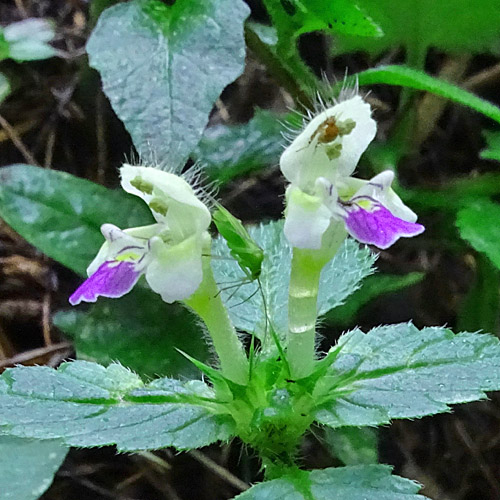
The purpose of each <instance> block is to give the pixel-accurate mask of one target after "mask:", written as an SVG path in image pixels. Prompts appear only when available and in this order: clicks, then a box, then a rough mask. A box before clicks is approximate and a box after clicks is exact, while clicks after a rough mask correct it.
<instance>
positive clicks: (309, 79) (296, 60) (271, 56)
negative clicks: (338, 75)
mask: <svg viewBox="0 0 500 500" xmlns="http://www.w3.org/2000/svg"><path fill="white" fill-rule="evenodd" d="M245 41H246V44H247V46H248V47H249V49H250V50H251V51H252V52H253V54H254V55H255V57H256V58H257V59H258V60H259V61H260V62H262V64H264V65H265V66H266V68H267V70H268V71H269V72H270V73H271V74H272V75H273V76H274V77H275V78H276V79H277V80H278V82H279V83H280V84H281V85H282V86H283V87H284V88H285V89H286V90H287V91H288V92H289V93H290V94H291V96H292V97H293V98H294V100H295V101H296V102H299V103H300V104H302V105H303V106H305V107H306V108H308V109H314V102H313V99H312V98H311V96H310V95H309V94H310V89H315V88H317V87H318V86H319V85H321V82H320V81H319V80H318V79H317V78H316V77H315V75H314V73H312V72H311V71H310V70H309V68H308V67H307V66H306V64H305V63H303V62H302V60H301V59H300V57H299V55H298V54H295V52H296V50H295V52H292V53H291V54H290V55H288V56H287V57H284V56H282V55H280V54H279V51H278V49H277V48H276V46H270V45H267V44H266V43H264V42H263V41H262V40H261V39H260V37H259V35H258V34H257V33H256V32H255V30H254V29H253V28H252V25H251V24H249V23H247V24H246V25H245Z"/></svg>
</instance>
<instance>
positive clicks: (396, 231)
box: [280, 95, 424, 249]
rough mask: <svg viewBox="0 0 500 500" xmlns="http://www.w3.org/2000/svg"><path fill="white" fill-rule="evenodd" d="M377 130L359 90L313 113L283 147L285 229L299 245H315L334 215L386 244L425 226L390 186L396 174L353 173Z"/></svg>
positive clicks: (360, 234)
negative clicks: (286, 183) (361, 176)
mask: <svg viewBox="0 0 500 500" xmlns="http://www.w3.org/2000/svg"><path fill="white" fill-rule="evenodd" d="M375 134H376V123H375V121H374V120H373V118H372V117H371V109H370V106H369V104H368V103H366V102H365V101H364V100H363V99H362V98H361V97H360V96H359V95H355V96H353V97H350V98H348V99H346V100H343V101H341V102H339V103H338V104H336V105H335V106H332V107H330V108H328V109H324V110H323V111H322V112H320V113H319V114H318V115H317V116H315V117H314V118H313V119H312V120H311V121H310V122H309V123H308V124H307V125H306V127H305V128H304V130H303V131H302V132H301V133H300V134H299V135H298V136H297V137H296V138H295V139H294V140H293V142H292V143H291V144H290V145H289V146H288V147H287V148H286V149H285V151H284V152H283V154H282V156H281V159H280V168H281V170H282V172H283V174H284V175H285V177H286V178H287V180H288V181H290V185H289V186H288V188H287V192H286V199H287V208H286V212H285V215H286V218H285V235H286V236H287V239H288V241H289V242H290V244H291V245H292V246H294V247H297V248H305V249H306V248H307V249H319V248H321V244H322V237H323V234H324V233H325V231H326V230H327V229H328V227H329V226H330V223H331V221H332V219H333V220H338V221H344V223H345V227H346V229H347V231H348V232H349V234H350V235H351V236H353V237H354V238H356V239H357V240H359V241H361V242H362V243H368V244H373V245H375V246H377V247H379V248H382V249H385V248H388V247H389V246H391V245H392V244H393V243H395V242H396V241H397V240H398V239H399V238H400V237H410V236H416V235H417V234H420V233H421V232H422V231H424V227H423V226H422V225H420V224H416V223H415V221H416V220H417V216H416V214H415V213H414V212H412V211H411V210H410V209H409V208H408V207H407V206H406V205H405V204H404V203H403V202H402V201H401V199H400V198H399V197H398V196H397V194H396V193H395V192H394V191H393V190H392V189H391V187H390V186H391V183H392V181H393V179H394V174H393V172H391V171H385V172H382V173H380V174H378V175H376V176H375V177H374V178H373V179H371V180H370V181H365V180H362V179H356V178H354V177H351V174H352V173H353V172H354V170H355V168H356V166H357V164H358V161H359V158H360V157H361V155H362V154H363V152H364V151H365V149H366V148H367V147H368V145H369V144H370V142H371V141H372V140H373V138H374V137H375Z"/></svg>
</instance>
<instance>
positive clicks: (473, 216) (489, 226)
mask: <svg viewBox="0 0 500 500" xmlns="http://www.w3.org/2000/svg"><path fill="white" fill-rule="evenodd" d="M499 220H500V205H499V204H498V203H494V202H492V201H490V200H489V199H486V198H484V199H478V200H476V201H475V202H474V203H472V204H469V205H468V206H465V207H463V208H461V209H460V210H459V212H458V216H457V220H456V225H457V227H458V230H459V231H460V236H461V237H462V238H463V239H464V240H466V241H468V242H469V243H470V244H471V245H472V247H473V248H475V249H476V250H477V251H478V252H483V253H485V254H486V255H487V256H488V257H489V258H490V260H491V261H492V262H493V264H495V265H496V266H497V267H498V268H500V225H499V224H498V221H499Z"/></svg>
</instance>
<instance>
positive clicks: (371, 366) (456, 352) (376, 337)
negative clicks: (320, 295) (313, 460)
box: [316, 323, 500, 427]
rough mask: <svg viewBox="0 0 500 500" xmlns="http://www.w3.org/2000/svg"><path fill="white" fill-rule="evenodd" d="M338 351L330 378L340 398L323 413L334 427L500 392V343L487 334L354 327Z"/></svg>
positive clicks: (438, 409)
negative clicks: (368, 329)
mask: <svg viewBox="0 0 500 500" xmlns="http://www.w3.org/2000/svg"><path fill="white" fill-rule="evenodd" d="M332 349H333V350H338V352H337V355H336V358H335V360H334V361H333V363H332V365H331V366H330V369H329V371H328V376H329V380H327V379H325V381H324V383H325V384H326V385H327V387H328V388H329V393H330V396H332V397H333V401H330V402H328V403H325V404H324V405H323V408H321V409H320V410H319V411H318V412H317V415H316V416H317V420H318V422H320V423H322V424H325V425H328V426H331V427H342V426H349V425H354V426H363V425H379V424H383V423H387V422H389V421H390V420H391V419H394V418H417V417H422V416H424V415H431V414H434V413H442V412H446V411H449V409H450V407H449V405H451V404H456V403H466V402H469V401H475V400H478V399H483V398H485V397H486V395H485V392H486V391H494V390H498V389H500V342H499V341H498V339H497V338H496V337H493V336H491V335H487V334H474V333H459V334H457V335H455V334H453V332H451V331H450V330H447V329H445V328H437V327H432V328H424V329H422V330H419V329H418V328H416V327H415V326H413V325H411V324H406V323H403V324H398V325H387V326H381V327H378V328H374V329H373V330H371V331H370V332H368V333H366V334H365V333H363V332H362V331H361V330H353V331H351V332H349V333H347V334H345V335H343V336H342V337H341V338H340V340H339V342H338V345H337V346H336V347H334V348H332Z"/></svg>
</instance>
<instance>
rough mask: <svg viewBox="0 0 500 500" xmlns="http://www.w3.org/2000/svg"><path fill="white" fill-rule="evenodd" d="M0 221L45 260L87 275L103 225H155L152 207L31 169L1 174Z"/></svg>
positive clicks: (55, 173)
mask: <svg viewBox="0 0 500 500" xmlns="http://www.w3.org/2000/svg"><path fill="white" fill-rule="evenodd" d="M0 217H2V219H4V220H5V222H7V224H9V226H11V227H12V228H13V229H14V230H15V231H17V232H18V233H19V234H20V235H21V236H22V237H23V238H25V239H26V240H28V241H29V242H30V243H31V244H32V245H35V246H36V247H37V248H39V249H40V250H41V251H42V252H44V253H45V254H46V255H48V256H49V257H52V258H53V259H55V260H57V261H59V262H60V263H61V264H63V265H65V266H66V267H69V268H70V269H73V270H74V271H76V272H77V273H80V274H82V275H83V274H85V269H86V268H87V266H88V265H89V264H90V262H91V261H92V259H93V258H94V257H95V255H96V253H97V251H98V250H99V247H100V246H101V245H102V244H103V243H104V238H103V236H102V234H101V232H100V229H99V228H100V227H101V225H102V224H104V223H105V222H110V223H112V224H116V225H117V226H119V227H121V228H127V227H134V226H142V225H145V224H150V223H151V222H152V221H153V218H152V216H151V213H150V211H149V209H148V208H147V206H146V205H145V204H144V203H142V202H141V201H140V200H139V199H137V198H135V197H133V196H130V195H127V194H126V193H125V192H123V191H122V190H117V191H112V190H110V189H106V188H105V187H103V186H100V185H98V184H94V183H92V182H89V181H86V180H84V179H79V178H78V177H74V176H72V175H70V174H67V173H65V172H58V171H55V170H46V169H42V168H38V167H32V166H29V165H12V166H10V167H5V168H2V169H0Z"/></svg>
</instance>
